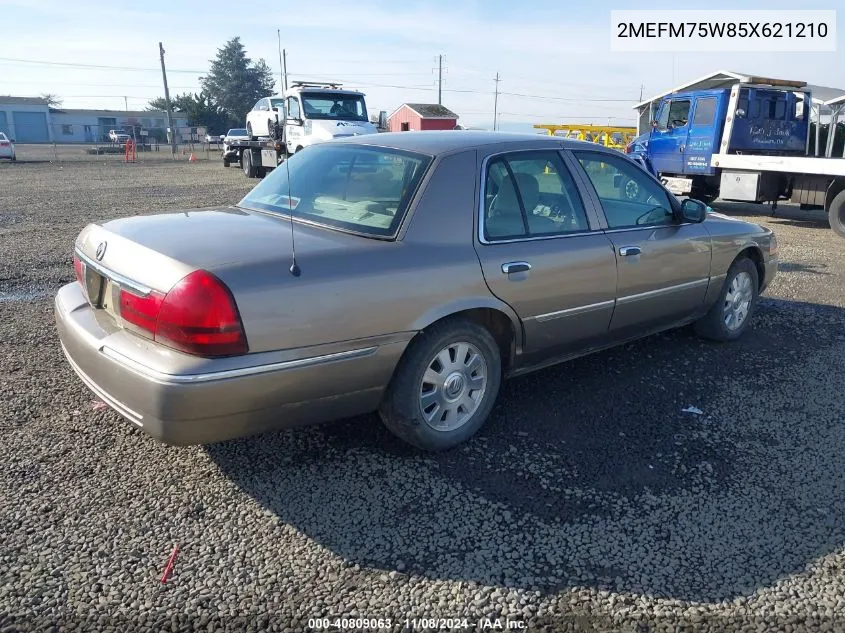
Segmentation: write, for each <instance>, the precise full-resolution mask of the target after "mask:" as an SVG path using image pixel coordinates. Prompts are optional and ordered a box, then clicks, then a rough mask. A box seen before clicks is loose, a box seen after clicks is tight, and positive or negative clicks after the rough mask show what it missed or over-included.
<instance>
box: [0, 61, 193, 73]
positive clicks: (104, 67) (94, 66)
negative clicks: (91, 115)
mask: <svg viewBox="0 0 845 633" xmlns="http://www.w3.org/2000/svg"><path fill="white" fill-rule="evenodd" d="M0 61H4V62H13V63H17V64H41V65H44V66H63V67H68V68H92V69H99V70H137V71H144V72H157V71H159V70H160V69H158V68H141V67H139V66H109V65H106V64H79V63H71V62H50V61H45V60H37V59H20V58H17V57H0ZM168 72H171V73H190V74H197V75H203V74H205V73H207V72H208V71H207V70H187V69H171V70H169V71H168Z"/></svg>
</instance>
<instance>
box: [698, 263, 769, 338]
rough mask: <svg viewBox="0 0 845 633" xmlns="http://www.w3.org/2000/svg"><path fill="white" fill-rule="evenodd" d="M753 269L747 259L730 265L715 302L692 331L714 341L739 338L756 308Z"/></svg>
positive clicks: (755, 282)
mask: <svg viewBox="0 0 845 633" xmlns="http://www.w3.org/2000/svg"><path fill="white" fill-rule="evenodd" d="M759 288H760V283H759V275H758V273H757V266H755V265H754V262H752V261H751V260H750V259H748V258H747V257H740V258H739V259H737V260H736V261H734V263H733V264H732V265H731V267H730V269H729V270H728V275H727V277H726V278H725V283H724V285H723V286H722V290H721V292H720V293H719V299H718V300H717V301H716V303H715V304H713V307H712V308H710V311H709V312H708V313H707V314H706V315H704V316H703V317H702V318H701V319H699V320H698V321H696V323H695V331H696V332H697V333H698V334H699V336H702V337H704V338H709V339H711V340H714V341H722V342H726V341H735V340H736V339H738V338H739V337H740V336H742V335H743V333H744V332H745V330H746V329H747V328H748V323H749V321H751V316H752V315H753V314H754V309H755V308H756V307H757V299H758V297H759V294H758V293H759Z"/></svg>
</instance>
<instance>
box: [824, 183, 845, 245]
mask: <svg viewBox="0 0 845 633" xmlns="http://www.w3.org/2000/svg"><path fill="white" fill-rule="evenodd" d="M827 219H828V221H829V222H830V228H832V229H833V230H834V231H836V234H837V235H839V236H840V237H845V189H843V190H842V191H840V192H839V193H838V194H836V197H835V198H833V200H832V201H831V202H830V208H829V209H828V211H827Z"/></svg>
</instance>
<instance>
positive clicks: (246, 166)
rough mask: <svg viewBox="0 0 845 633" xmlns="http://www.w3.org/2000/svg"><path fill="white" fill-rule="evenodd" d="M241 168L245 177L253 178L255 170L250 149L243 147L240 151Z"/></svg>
mask: <svg viewBox="0 0 845 633" xmlns="http://www.w3.org/2000/svg"><path fill="white" fill-rule="evenodd" d="M241 168H242V169H243V170H244V175H245V176H246V177H247V178H255V177H256V176H257V175H258V174H257V170H256V168H255V165H254V164H253V162H252V150H249V149H245V150H244V151H243V152H241Z"/></svg>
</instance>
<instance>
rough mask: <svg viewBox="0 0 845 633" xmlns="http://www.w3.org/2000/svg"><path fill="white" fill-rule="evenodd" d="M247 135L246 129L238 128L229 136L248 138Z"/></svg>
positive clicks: (230, 132)
mask: <svg viewBox="0 0 845 633" xmlns="http://www.w3.org/2000/svg"><path fill="white" fill-rule="evenodd" d="M246 135H247V131H246V128H244V129H241V128H238V129H236V130H229V136H246Z"/></svg>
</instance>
